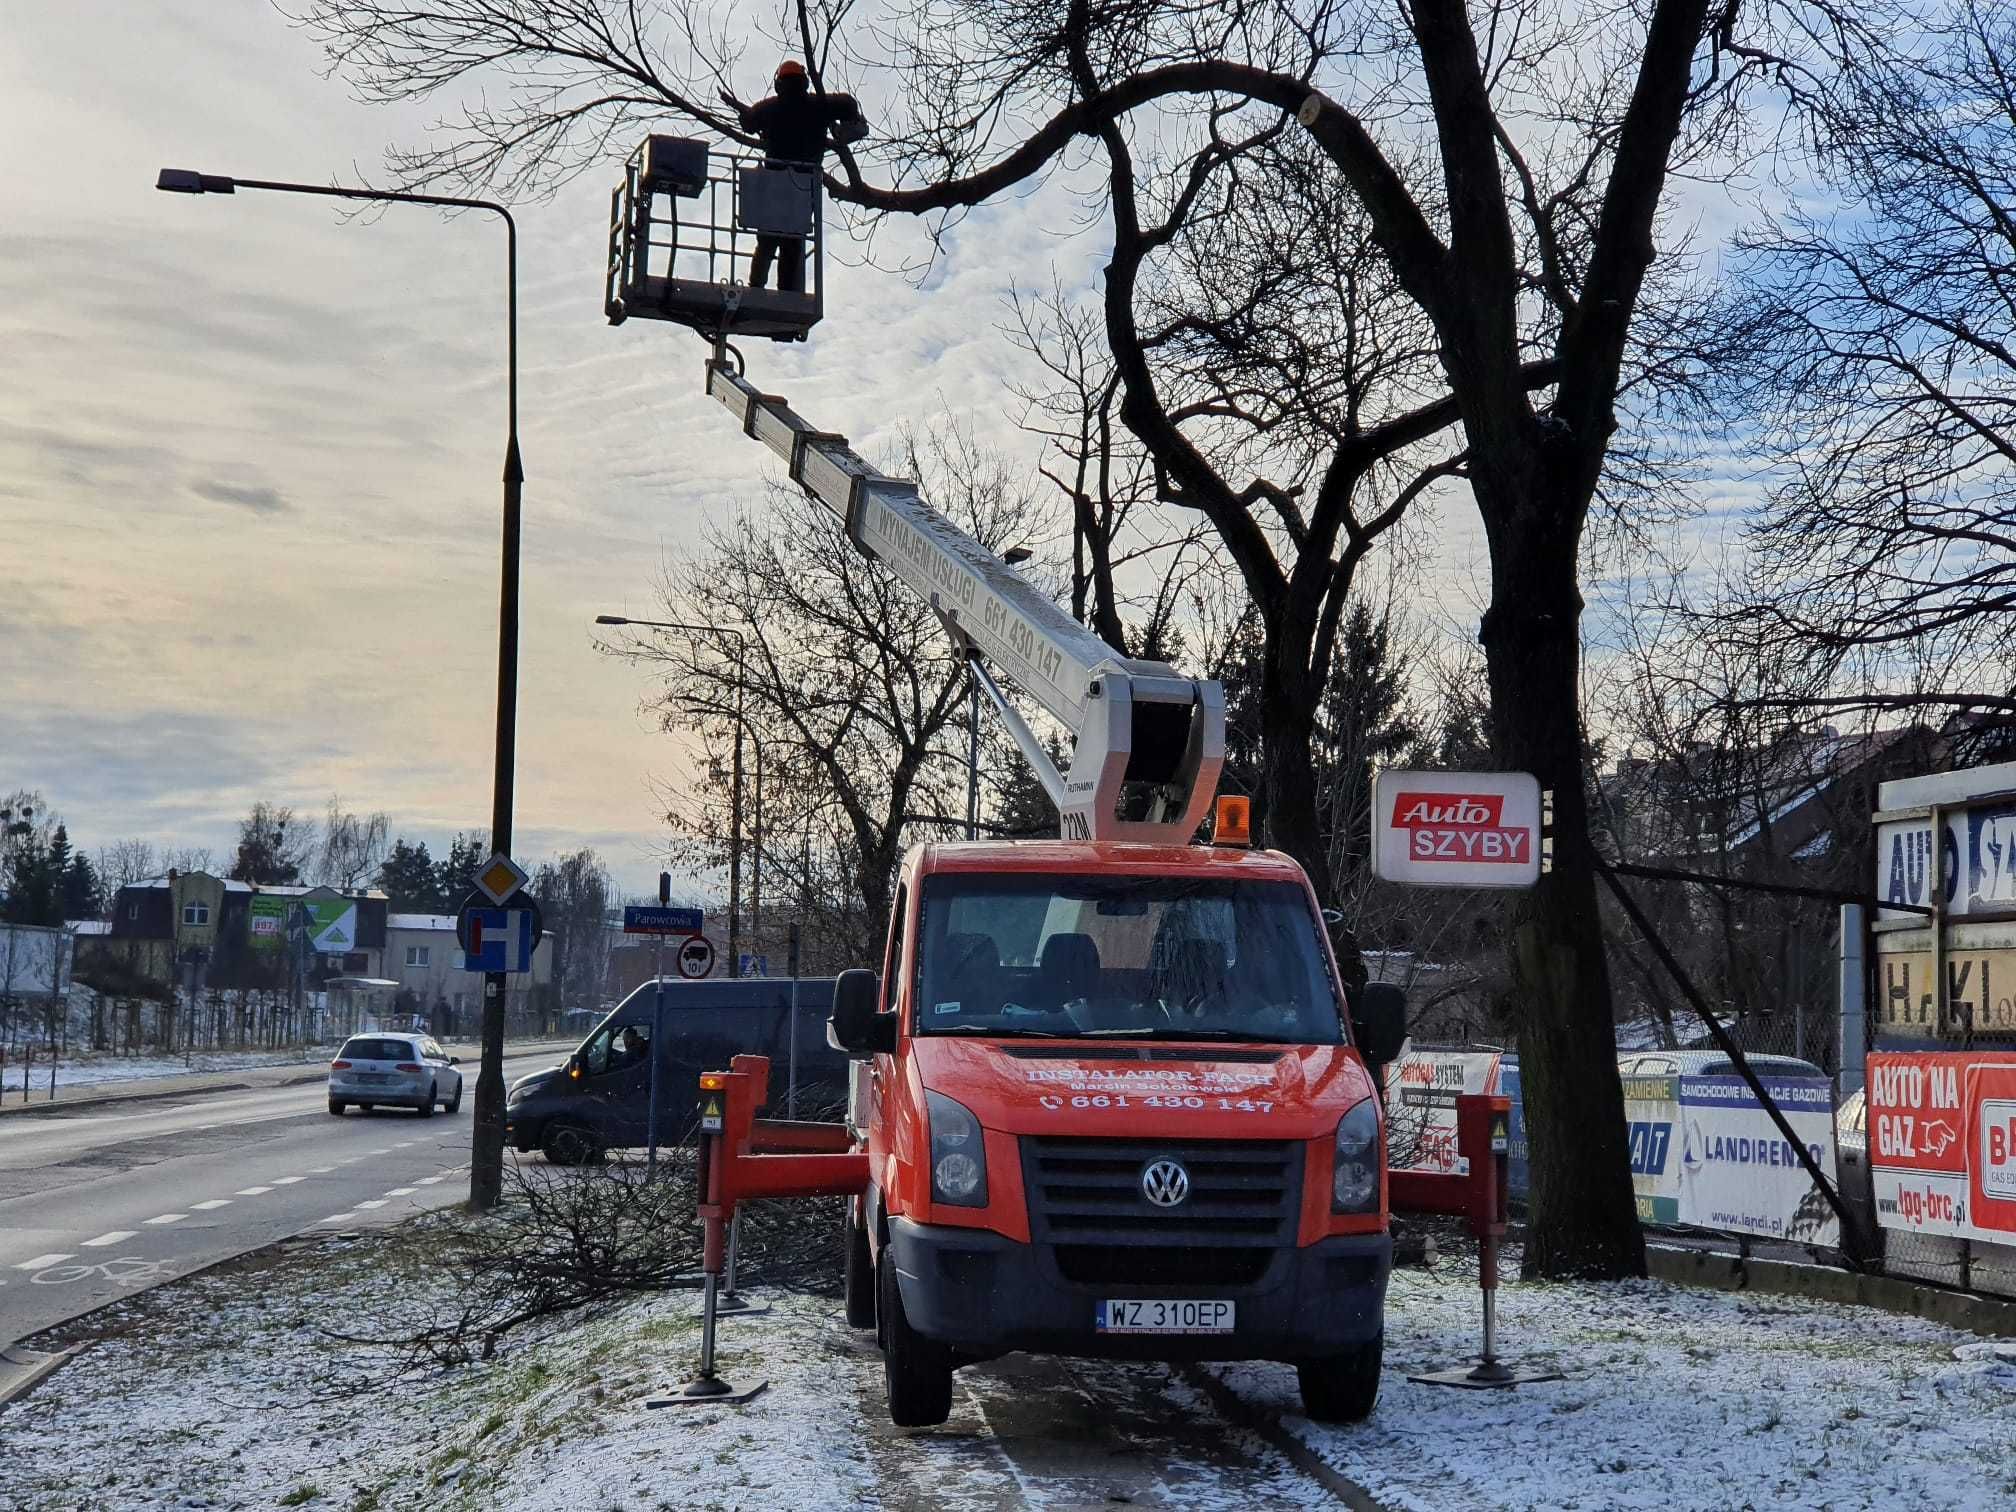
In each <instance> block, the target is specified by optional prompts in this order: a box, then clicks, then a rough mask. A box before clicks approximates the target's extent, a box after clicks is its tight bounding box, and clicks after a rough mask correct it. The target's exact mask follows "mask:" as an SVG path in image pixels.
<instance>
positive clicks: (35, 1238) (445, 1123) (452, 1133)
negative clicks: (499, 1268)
mask: <svg viewBox="0 0 2016 1512" xmlns="http://www.w3.org/2000/svg"><path fill="white" fill-rule="evenodd" d="M564 1053H565V1052H564V1050H563V1051H556V1050H553V1049H551V1048H548V1049H543V1050H540V1051H537V1052H535V1053H532V1054H525V1055H519V1056H515V1057H511V1058H508V1059H507V1060H506V1061H505V1063H504V1076H505V1080H506V1081H507V1082H509V1081H512V1080H514V1079H516V1078H517V1077H520V1076H523V1075H524V1074H525V1073H526V1072H528V1071H533V1070H537V1069H539V1068H540V1067H542V1066H548V1065H552V1064H554V1063H555V1062H556V1061H557V1060H558V1059H560V1058H561V1056H562V1055H564ZM475 1069H476V1068H475V1067H474V1066H473V1065H472V1066H469V1067H467V1068H466V1070H467V1073H468V1078H469V1080H468V1091H467V1093H466V1094H465V1096H464V1097H463V1100H462V1111H461V1112H460V1113H457V1114H453V1115H449V1114H444V1113H436V1114H435V1115H434V1116H433V1117H432V1118H421V1117H420V1116H419V1115H417V1114H415V1113H413V1112H412V1111H411V1110H408V1109H387V1108H380V1109H375V1110H374V1111H372V1112H370V1113H362V1112H359V1111H358V1110H357V1109H354V1108H353V1109H351V1110H350V1111H349V1112H348V1113H346V1114H345V1115H344V1116H343V1117H342V1118H340V1119H339V1118H332V1117H330V1115H329V1108H328V1094H327V1092H326V1091H325V1090H324V1087H323V1085H322V1084H321V1083H320V1082H314V1083H309V1084H306V1085H300V1086H292V1087H273V1088H261V1089H256V1090H243V1091H237V1092H210V1093H204V1092H200V1091H196V1092H192V1093H190V1094H189V1095H188V1096H187V1097H177V1098H172V1099H161V1100H155V1101H148V1102H128V1103H110V1104H102V1105H100V1106H98V1107H96V1108H89V1107H80V1108H77V1109H76V1110H74V1111H65V1110H64V1108H63V1106H62V1105H61V1104H60V1103H59V1104H57V1105H56V1106H54V1107H53V1108H51V1109H50V1111H49V1112H48V1113H47V1114H40V1115H34V1116H22V1115H14V1116H10V1117H9V1118H7V1119H6V1120H5V1121H4V1122H0V1349H4V1348H5V1347H6V1346H7V1345H9V1344H11V1343H13V1342H15V1341H16V1340H19V1339H24V1338H27V1337H28V1336H30V1335H31V1334H35V1333H38V1332H40V1331H41V1330H43V1329H45V1328H49V1327H52V1326H53V1325H55V1324H57V1323H60V1322H62V1321H64V1320H65V1319H67V1318H72V1317H75V1316H76V1315H77V1314H79V1313H82V1312H87V1311H89V1310H90V1309H92V1308H94V1307H100V1306H103V1305H104V1304H105V1303H107V1302H111V1301H114V1300H116V1299H117V1298H118V1297H120V1296H122V1295H125V1294H127V1293H129V1292H132V1291H136V1290H139V1289H141V1288H143V1287H148V1286H154V1285H158V1284H159V1283H161V1282H163V1281H167V1280H171V1279H173V1278H174V1277H176V1276H179V1275H184V1274H187V1273H188V1272H189V1271H192V1270H197V1269H200V1268H202V1267H203V1266H206V1265H212V1264H215V1263H216V1262H217V1261H219V1260H223V1259H227V1258H229V1257H230V1256H232V1255H236V1254H241V1253H243V1252H244V1251H246V1250H249V1249H256V1248H258V1247H259V1246H260V1245H262V1244H270V1243H272V1242H273V1241H275V1240H278V1239H284V1238H286V1237H287V1236H289V1235H291V1234H297V1233H300V1232H302V1231H304V1230H307V1229H312V1228H316V1227H330V1228H344V1229H351V1228H365V1227H370V1226H372V1225H376V1224H385V1223H394V1222H397V1221H398V1220H399V1219H401V1218H405V1217H408V1216H410V1215H411V1214H413V1213H414V1212H416V1211H418V1210H421V1209H424V1208H430V1207H440V1206H443V1205H445V1204H448V1203H451V1202H455V1201H459V1200H461V1199H462V1198H464V1197H466V1196H467V1195H468V1186H469V1179H468V1166H469V1139H470V1113H471V1111H472V1108H473V1105H474V1090H475ZM505 1158H506V1159H512V1158H514V1157H512V1156H511V1155H510V1153H509V1152H508V1151H507V1152H506V1156H505Z"/></svg>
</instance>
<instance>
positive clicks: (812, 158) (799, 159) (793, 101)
mask: <svg viewBox="0 0 2016 1512" xmlns="http://www.w3.org/2000/svg"><path fill="white" fill-rule="evenodd" d="M860 113H861V107H860V106H858V105H856V104H855V103H854V96H852V95H844V94H830V95H827V96H826V97H825V98H824V99H821V98H820V97H819V96H818V95H815V94H813V93H812V92H811V90H809V89H805V90H799V91H795V92H793V93H791V94H776V95H772V96H770V98H769V99H767V100H758V101H757V102H756V103H755V104H754V105H750V106H748V107H746V108H745V109H744V110H743V111H742V129H743V130H744V131H753V132H755V133H756V136H757V139H758V140H759V141H761V142H762V144H763V155H764V157H766V158H770V159H774V160H776V161H780V162H787V163H821V162H824V161H825V158H826V149H827V147H828V146H830V145H831V144H830V143H829V142H828V141H827V139H826V130H827V128H828V127H829V126H832V125H834V124H835V123H836V122H840V121H850V120H852V119H853V118H854V117H855V116H857V115H859V114H860Z"/></svg>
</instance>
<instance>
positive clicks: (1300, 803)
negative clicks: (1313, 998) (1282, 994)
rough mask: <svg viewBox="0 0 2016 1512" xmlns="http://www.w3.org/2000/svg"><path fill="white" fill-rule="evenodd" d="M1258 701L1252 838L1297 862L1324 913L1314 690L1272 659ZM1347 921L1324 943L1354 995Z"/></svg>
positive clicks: (1328, 880) (1356, 971)
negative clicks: (1257, 767) (1314, 751)
mask: <svg viewBox="0 0 2016 1512" xmlns="http://www.w3.org/2000/svg"><path fill="white" fill-rule="evenodd" d="M1265 667H1266V670H1265V671H1264V672H1263V674H1262V676H1261V697H1260V792H1259V814H1258V819H1259V825H1258V827H1257V828H1256V830H1255V834H1256V835H1257V836H1258V837H1259V838H1261V839H1263V840H1264V841H1265V842H1266V843H1267V844H1268V845H1271V846H1273V847H1275V848H1276V849H1277V850H1284V851H1286V852H1287V853H1288V854H1289V855H1291V856H1293V857H1294V858H1295V859H1296V860H1297V861H1298V862H1300V863H1301V865H1302V869H1303V870H1304V871H1305V872H1307V873H1308V874H1309V884H1310V886H1312V887H1314V888H1315V889H1316V898H1317V901H1318V902H1319V903H1321V904H1322V905H1323V907H1325V908H1333V907H1335V906H1336V902H1337V900H1336V896H1335V888H1336V878H1335V876H1333V875H1332V873H1331V870H1330V847H1329V846H1328V845H1327V844H1326V843H1325V840H1324V835H1323V826H1322V822H1321V821H1320V820H1319V819H1318V817H1317V814H1316V786H1317V784H1316V758H1315V756H1314V755H1313V754H1312V752H1311V744H1312V742H1313V741H1314V738H1315V732H1316V699H1317V694H1316V691H1315V690H1314V689H1313V688H1311V687H1310V686H1309V680H1308V679H1307V678H1304V677H1298V676H1296V675H1295V674H1294V673H1293V672H1290V673H1287V674H1283V673H1282V672H1280V671H1279V670H1278V669H1277V666H1276V658H1275V657H1273V656H1271V655H1270V656H1268V657H1267V658H1266V659H1265ZM1351 922H1352V921H1351V920H1349V919H1346V920H1345V921H1344V922H1343V923H1342V924H1338V925H1332V926H1330V943H1331V946H1332V947H1333V948H1334V949H1335V951H1336V954H1337V969H1338V970H1339V971H1341V972H1342V973H1343V974H1344V985H1345V986H1346V987H1347V988H1350V989H1352V990H1353V991H1355V990H1356V989H1358V988H1360V987H1362V986H1364V985H1365V963H1364V960H1363V958H1362V957H1361V956H1360V954H1359V950H1358V937H1357V935H1356V933H1355V932H1354V931H1353V930H1352V928H1351Z"/></svg>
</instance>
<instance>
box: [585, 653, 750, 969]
mask: <svg viewBox="0 0 2016 1512" xmlns="http://www.w3.org/2000/svg"><path fill="white" fill-rule="evenodd" d="M595 623H596V624H598V625H632V626H636V627H639V628H643V629H651V630H685V631H687V632H689V633H691V634H695V635H725V636H727V637H728V638H729V639H730V640H732V641H734V642H735V668H736V675H735V709H734V712H733V714H732V715H731V716H730V717H731V718H732V719H733V720H734V721H735V758H734V761H735V765H734V772H733V776H732V778H731V780H730V785H729V791H728V974H729V975H730V976H740V975H741V974H742V737H743V734H744V732H745V731H746V732H747V733H748V735H749V738H750V739H751V740H755V741H756V816H755V818H756V823H755V829H756V857H755V876H754V891H755V909H754V912H755V916H756V922H757V923H758V924H759V925H760V923H761V921H762V917H763V767H764V765H765V763H764V760H763V742H762V741H761V740H760V739H758V738H757V736H756V733H755V731H753V730H750V729H749V724H748V720H747V718H746V717H745V716H744V713H743V699H742V690H743V688H744V687H745V686H746V685H747V684H748V681H749V638H748V637H747V636H745V635H744V634H743V633H742V632H741V631H740V630H732V629H730V628H729V627H728V626H726V625H696V624H692V623H689V622H688V621H685V620H644V619H630V618H628V617H626V616H624V615H621V614H598V615H596V616H595Z"/></svg>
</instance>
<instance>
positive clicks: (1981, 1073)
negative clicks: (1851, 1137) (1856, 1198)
mask: <svg viewBox="0 0 2016 1512" xmlns="http://www.w3.org/2000/svg"><path fill="white" fill-rule="evenodd" d="M1867 1070H1868V1123H1867V1128H1868V1139H1869V1166H1870V1175H1871V1183H1872V1187H1873V1190H1874V1195H1875V1199H1876V1217H1877V1221H1878V1222H1879V1223H1881V1224H1882V1225H1883V1226H1884V1227H1885V1228H1895V1229H1905V1230H1909V1231H1911V1232H1915V1233H1932V1234H1948V1235H1951V1236H1953V1237H1955V1238H1963V1239H1967V1238H1971V1239H1990V1240H1995V1241H1997V1242H2001V1243H2007V1242H2008V1240H2009V1236H2010V1235H2012V1234H2016V1057H2012V1056H2010V1055H2009V1054H2008V1053H2007V1052H2001V1053H1995V1052H1974V1053H1968V1052H1965V1051H1910V1052H1898V1051H1878V1052H1876V1053H1875V1054H1872V1055H1871V1056H1870V1057H1869V1062H1868V1067H1867Z"/></svg>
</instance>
